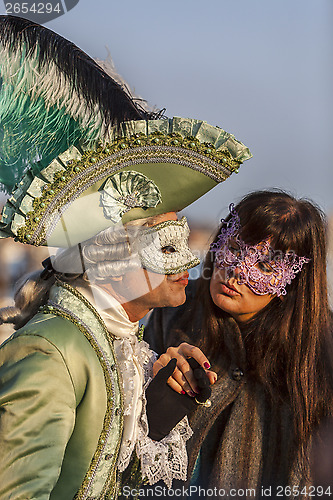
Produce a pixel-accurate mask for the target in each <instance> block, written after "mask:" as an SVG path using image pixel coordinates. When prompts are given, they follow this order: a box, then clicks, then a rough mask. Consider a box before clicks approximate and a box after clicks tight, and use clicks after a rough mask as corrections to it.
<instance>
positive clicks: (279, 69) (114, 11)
mask: <svg viewBox="0 0 333 500" xmlns="http://www.w3.org/2000/svg"><path fill="white" fill-rule="evenodd" d="M332 12H333V6H332V0H275V1H274V0H228V1H227V0H205V1H200V2H199V1H197V0H177V1H176V0H168V1H167V2H162V1H158V0H155V1H153V0H140V2H138V1H135V0H127V1H126V2H125V1H120V0H118V2H115V1H114V0H108V1H106V0H95V1H92V0H80V2H79V4H78V5H77V6H76V7H75V8H74V9H73V10H71V11H70V12H68V13H67V14H66V15H64V16H62V17H60V18H58V19H56V20H54V21H51V22H49V23H48V24H47V27H49V28H50V29H53V30H54V31H57V32H58V33H60V34H61V35H63V36H65V37H66V38H69V39H70V40H72V41H73V42H74V43H76V44H77V45H79V46H80V47H81V48H82V49H83V50H85V51H86V52H88V53H89V55H91V56H93V57H98V58H104V57H105V56H106V50H105V46H108V47H109V49H110V51H111V54H112V57H113V60H114V62H115V64H116V67H117V69H118V71H119V73H121V74H122V75H123V76H124V77H125V79H126V80H127V81H128V82H129V84H130V85H131V86H133V87H135V90H136V92H137V93H139V94H140V95H141V96H142V97H144V98H146V99H147V100H148V101H149V102H150V103H151V104H155V105H157V106H158V107H166V108H167V112H166V113H167V115H168V116H173V115H177V116H184V117H190V118H199V119H202V120H206V121H208V122H209V123H211V124H212V125H218V126H220V127H222V128H224V129H225V130H227V131H228V132H231V133H233V134H235V136H236V137H237V138H238V139H239V140H241V141H242V142H244V143H245V144H246V145H247V146H248V147H249V148H250V149H251V151H252V153H253V155H254V158H253V159H251V160H249V161H248V162H246V163H245V164H244V165H243V167H242V168H241V171H240V173H239V174H238V175H234V176H232V178H230V179H229V180H228V181H226V182H225V183H224V184H222V185H220V186H218V187H217V188H215V189H214V190H213V191H212V192H211V193H209V194H208V195H206V196H205V197H203V198H202V199H201V200H199V201H198V202H196V203H195V204H193V205H192V206H191V207H190V208H189V209H187V214H188V215H189V216H190V215H192V216H195V217H209V218H210V219H211V220H212V221H214V222H215V221H217V220H218V219H219V218H220V217H221V216H222V215H225V213H226V207H227V206H228V205H229V203H230V202H231V201H233V200H237V199H239V198H240V197H241V196H242V195H243V194H245V193H247V192H248V191H249V190H253V189H260V188H270V187H280V188H284V189H287V190H290V191H292V192H293V193H294V194H296V195H298V196H306V197H309V198H312V199H313V200H314V201H316V202H317V203H318V204H319V205H320V206H322V207H323V208H324V209H325V210H326V211H327V212H331V213H332V212H333V196H332V188H333V169H332V153H331V148H332V140H331V135H332V111H333V106H332V88H333V71H332V60H333V59H332V47H333V44H332V41H333V40H332V29H331V26H332ZM1 13H4V8H3V7H2V12H1Z"/></svg>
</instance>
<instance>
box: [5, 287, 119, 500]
mask: <svg viewBox="0 0 333 500" xmlns="http://www.w3.org/2000/svg"><path fill="white" fill-rule="evenodd" d="M122 426H123V406H122V393H121V389H120V379H119V374H118V370H117V365H116V361H115V356H114V352H113V347H112V337H111V336H110V334H109V333H108V332H107V330H106V327H105V326H104V323H103V321H102V320H101V318H100V317H99V316H98V313H97V311H96V310H95V309H94V308H93V307H92V305H91V304H90V303H89V302H88V301H87V300H86V299H84V298H83V297H82V295H80V294H79V293H78V292H76V291H75V290H74V289H73V288H71V287H68V286H67V285H63V284H57V285H55V286H54V287H53V288H52V289H51V294H50V302H49V303H48V306H46V307H45V308H44V309H43V311H41V312H40V313H39V314H37V315H36V316H35V317H34V318H33V319H32V320H31V321H29V323H27V324H26V325H25V326H24V327H23V328H22V329H21V330H19V331H17V332H16V333H15V334H14V335H12V336H11V337H10V338H9V339H8V340H7V341H6V342H5V343H4V344H2V346H1V347H0V450H1V451H0V453H1V456H0V499H1V500H6V499H11V500H29V499H38V500H47V499H49V498H50V499H51V500H67V499H68V500H69V499H72V498H76V499H92V498H94V499H95V498H114V497H115V496H116V490H117V472H116V463H117V457H118V451H119V446H120V440H121V435H122Z"/></svg>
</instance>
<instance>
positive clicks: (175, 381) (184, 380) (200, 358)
mask: <svg viewBox="0 0 333 500" xmlns="http://www.w3.org/2000/svg"><path fill="white" fill-rule="evenodd" d="M172 358H176V360H177V366H176V368H175V370H174V372H173V375H172V376H171V377H170V378H169V379H168V384H169V386H170V387H171V388H172V389H173V390H174V391H176V392H178V393H179V394H184V392H186V393H187V394H188V395H189V396H195V395H196V394H197V393H198V392H199V387H198V384H197V382H196V379H195V377H194V375H193V370H192V368H191V367H190V365H189V363H188V361H187V359H188V358H194V359H195V360H196V361H197V362H198V363H199V365H200V366H201V367H202V368H203V369H204V370H205V372H206V375H207V377H208V379H209V382H210V384H211V385H212V384H215V382H216V380H217V375H216V373H215V372H213V371H210V370H209V368H210V363H209V361H208V359H207V358H206V356H205V355H204V353H203V352H202V351H201V350H200V349H199V348H198V347H195V346H193V345H190V344H187V343H186V342H183V343H182V344H180V345H179V346H178V347H169V348H168V349H167V351H166V352H165V353H164V354H162V355H161V356H160V357H159V358H158V360H157V361H156V362H155V363H154V367H153V372H154V376H155V375H156V374H157V373H158V372H159V371H160V370H161V368H164V367H165V366H166V365H167V364H168V363H169V361H170V360H171V359H172Z"/></svg>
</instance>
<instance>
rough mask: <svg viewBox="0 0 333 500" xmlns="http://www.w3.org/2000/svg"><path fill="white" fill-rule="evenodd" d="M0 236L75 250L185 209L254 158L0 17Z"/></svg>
mask: <svg viewBox="0 0 333 500" xmlns="http://www.w3.org/2000/svg"><path fill="white" fill-rule="evenodd" d="M0 81H1V86H0V185H2V186H3V188H4V189H5V190H6V191H7V193H10V194H11V196H10V198H9V200H8V201H7V203H6V205H5V207H4V209H3V211H2V214H1V222H0V237H8V236H12V237H15V238H16V239H17V240H19V241H21V242H23V243H30V244H32V245H46V244H47V245H50V246H61V247H68V246H72V245H75V244H77V243H78V242H81V241H84V240H86V239H88V238H90V237H91V236H94V235H95V234H97V233H98V232H99V231H101V230H103V229H106V228H107V227H109V226H112V225H114V224H117V223H120V222H121V221H122V222H123V223H125V222H128V221H130V220H134V219H139V218H145V217H150V216H153V215H157V214H161V213H165V212H169V211H178V210H181V209H183V208H184V207H186V206H187V205H189V204H190V203H192V202H193V201H195V200H196V199H198V198H199V197H200V196H202V195H203V194H204V193H206V192H207V191H209V190H210V189H211V188H213V187H214V186H216V185H217V184H218V183H219V182H222V181H224V180H225V179H226V178H227V177H229V175H230V174H231V173H232V172H234V171H237V170H238V167H239V165H240V164H241V163H242V162H243V161H244V160H246V159H247V158H250V157H251V154H250V152H249V150H248V149H247V148H246V147H245V146H244V145H243V144H242V143H240V142H238V141H237V140H236V139H235V138H234V136H232V135H231V134H228V133H227V132H224V131H223V130H222V129H220V128H218V127H212V126H211V125H208V124H207V123H205V122H202V121H199V120H190V119H184V118H172V119H167V118H164V119H161V114H162V113H161V112H151V111H149V110H147V109H145V108H144V107H143V106H142V100H139V101H138V100H137V99H136V98H134V97H133V96H132V95H131V94H130V93H129V92H128V90H127V88H126V86H124V85H123V84H121V83H119V81H118V80H117V79H115V76H113V77H112V76H110V75H109V74H108V73H106V72H105V71H104V69H103V68H102V67H101V66H100V65H98V64H97V63H96V61H94V60H93V59H91V58H90V57H89V56H88V55H87V54H85V53H84V52H83V51H82V50H80V49H79V48H78V47H76V46H75V45H74V44H73V43H72V42H70V41H68V40H66V39H65V38H63V37H61V36H59V35H58V34H57V33H54V32H52V31H50V30H48V29H47V28H45V27H44V26H40V25H38V24H36V23H33V22H31V21H28V20H26V19H21V18H18V17H15V16H0Z"/></svg>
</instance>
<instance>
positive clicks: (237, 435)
mask: <svg viewBox="0 0 333 500" xmlns="http://www.w3.org/2000/svg"><path fill="white" fill-rule="evenodd" d="M159 332H160V334H159ZM161 332H162V333H161ZM170 332H171V335H169V336H168V337H167V334H170ZM158 335H159V339H157V338H156V337H157V336H158ZM146 339H147V340H149V342H150V343H151V345H152V348H154V349H155V350H157V351H160V352H162V351H161V346H162V345H163V347H164V348H166V347H168V345H175V342H177V341H178V344H179V342H180V341H186V342H189V343H191V344H195V345H197V346H199V347H200V348H201V349H202V350H203V352H205V354H206V355H207V356H208V358H209V359H210V361H211V364H212V367H213V369H214V370H215V371H216V372H217V373H218V375H219V380H218V381H217V383H216V384H215V385H214V386H213V394H212V398H211V401H212V406H211V407H208V408H207V407H202V408H198V410H197V411H196V412H195V414H194V416H193V417H192V420H191V427H192V429H193V431H194V436H193V437H192V438H191V440H190V441H189V444H188V450H189V474H188V477H192V479H191V484H192V485H197V486H201V487H206V488H212V487H217V488H219V489H220V490H224V491H226V492H229V493H230V494H231V493H232V490H234V492H237V491H238V494H236V495H234V496H236V497H237V495H238V496H239V497H251V498H254V497H256V498H261V497H264V496H271V497H272V498H278V497H279V496H281V497H286V498H293V497H295V498H296V497H297V498H308V497H311V496H315V495H316V494H318V495H320V494H322V492H321V489H320V485H316V484H314V479H313V478H312V477H311V464H310V453H311V440H312V439H311V438H312V436H313V435H314V433H316V431H317V429H319V426H320V424H321V423H322V422H323V421H324V419H325V418H326V417H329V416H330V415H332V408H333V405H332V402H333V401H332V400H333V393H332V352H333V349H332V345H333V344H332V337H331V329H330V312H329V306H328V297H327V278H326V223H325V217H324V215H323V213H322V212H321V211H320V209H318V208H317V207H316V206H314V204H313V203H311V202H309V201H307V200H297V199H295V198H293V197H292V196H290V195H289V194H287V193H285V192H281V191H259V192H254V193H251V194H249V195H247V196H246V197H245V198H243V200H242V201H241V202H240V203H239V204H238V205H237V206H236V207H235V208H233V206H231V210H230V214H229V216H228V217H227V218H226V219H225V220H222V226H221V227H220V228H219V231H218V233H217V235H216V237H215V240H214V242H213V244H212V245H211V247H210V251H209V252H208V254H207V257H206V259H205V262H204V266H203V270H202V275H201V277H200V278H199V280H197V282H196V283H195V286H194V287H193V286H192V287H190V288H189V297H188V300H187V302H186V304H185V305H183V306H181V307H179V308H177V309H176V310H174V311H173V312H171V310H170V309H167V310H166V309H164V310H162V309H160V310H156V311H155V312H154V313H153V317H152V319H151V322H150V325H149V327H148V330H147V333H146ZM166 340H167V342H166ZM184 345H186V344H184V343H183V344H180V346H179V347H178V348H177V349H175V348H169V349H168V350H167V353H166V354H164V355H162V356H161V357H160V358H159V360H158V361H157V362H156V363H155V372H157V371H158V370H159V369H160V368H161V366H164V365H165V364H166V363H167V362H168V360H169V359H170V358H171V357H177V358H178V367H181V370H180V369H179V370H176V371H175V373H174V375H173V380H172V381H171V383H170V385H172V387H173V388H174V389H175V390H178V391H179V390H186V391H189V390H192V391H193V390H195V387H189V384H188V383H187V381H186V373H187V372H188V370H189V367H188V365H187V362H186V360H185V359H184V356H182V349H184ZM182 372H183V373H184V374H185V376H183V373H182ZM316 487H318V488H319V489H318V488H317V489H316ZM323 493H325V492H323ZM217 496H218V495H217ZM220 496H221V492H220Z"/></svg>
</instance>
